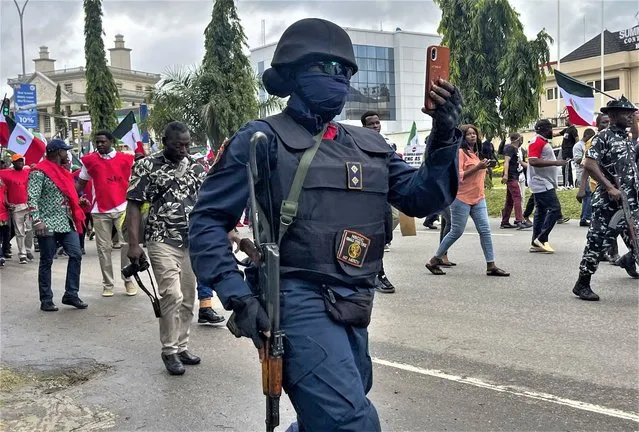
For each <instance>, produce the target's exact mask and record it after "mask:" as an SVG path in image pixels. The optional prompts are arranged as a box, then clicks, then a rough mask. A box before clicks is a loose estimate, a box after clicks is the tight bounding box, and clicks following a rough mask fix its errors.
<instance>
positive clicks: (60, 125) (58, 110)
mask: <svg viewBox="0 0 639 432" xmlns="http://www.w3.org/2000/svg"><path fill="white" fill-rule="evenodd" d="M61 99H62V89H61V88H60V84H58V85H57V87H56V88H55V101H54V102H53V114H54V115H55V117H54V118H53V122H54V124H55V128H56V132H62V137H63V138H64V137H66V135H67V122H66V120H65V119H63V118H61V117H60V116H61V115H62V106H61V104H62V102H61Z"/></svg>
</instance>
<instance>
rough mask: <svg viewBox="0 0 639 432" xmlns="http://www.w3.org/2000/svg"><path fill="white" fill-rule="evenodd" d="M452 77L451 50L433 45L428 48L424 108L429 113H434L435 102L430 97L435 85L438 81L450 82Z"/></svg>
mask: <svg viewBox="0 0 639 432" xmlns="http://www.w3.org/2000/svg"><path fill="white" fill-rule="evenodd" d="M449 77H450V49H449V48H448V47H445V46H439V45H431V46H429V47H428V48H426V84H425V86H424V88H425V93H424V107H426V110H428V111H434V110H435V108H436V105H435V101H433V100H432V99H431V97H430V92H431V91H432V90H433V84H437V82H438V80H439V79H440V78H441V79H444V80H446V81H448V80H449Z"/></svg>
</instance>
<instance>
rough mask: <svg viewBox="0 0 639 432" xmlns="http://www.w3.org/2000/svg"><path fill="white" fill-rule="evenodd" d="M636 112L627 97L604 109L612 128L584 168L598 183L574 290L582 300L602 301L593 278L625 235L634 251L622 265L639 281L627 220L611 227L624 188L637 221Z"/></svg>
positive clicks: (594, 147)
mask: <svg viewBox="0 0 639 432" xmlns="http://www.w3.org/2000/svg"><path fill="white" fill-rule="evenodd" d="M635 111H637V108H636V107H635V106H634V105H633V104H632V103H630V101H628V100H627V99H626V98H625V97H623V96H622V97H621V98H620V99H619V100H612V101H610V102H608V104H607V106H606V107H605V108H601V112H603V113H605V114H607V115H608V116H609V117H610V126H609V127H608V128H606V129H604V130H602V131H601V132H599V134H598V135H596V136H595V137H594V138H593V141H592V145H591V146H590V148H589V149H588V152H587V153H586V161H585V167H584V168H585V169H586V170H587V171H588V174H589V175H590V176H591V177H593V178H594V179H595V180H596V181H597V183H598V184H597V188H596V189H595V191H594V193H593V195H592V223H591V225H590V229H589V230H588V236H587V238H586V248H585V249H584V254H583V257H582V259H581V264H580V265H579V279H578V280H577V283H576V284H575V287H574V288H573V290H572V292H573V293H574V294H575V295H577V296H579V298H580V299H582V300H594V301H596V300H599V296H598V295H597V294H595V293H594V292H593V291H592V289H591V288H590V278H591V276H592V275H593V274H594V273H595V271H597V266H598V265H599V261H600V260H601V257H602V255H603V252H604V251H606V250H608V248H609V247H610V243H611V242H612V241H615V238H616V237H617V235H618V234H621V237H622V238H623V240H624V242H625V243H626V245H627V246H628V249H629V250H630V251H629V252H628V253H627V254H625V255H624V256H623V257H621V259H620V260H619V265H620V266H621V267H623V268H624V269H625V270H626V272H627V273H628V275H630V276H631V277H633V278H639V274H638V273H637V269H636V265H635V260H634V258H633V255H632V252H633V249H632V245H631V243H630V241H629V238H628V227H627V225H626V221H625V219H624V220H623V221H622V222H620V224H619V225H618V226H616V227H612V228H611V227H609V223H610V220H611V218H612V216H613V215H614V214H615V213H616V212H617V211H619V209H621V203H620V200H621V191H620V189H621V190H622V191H623V192H625V194H626V196H627V197H628V204H629V206H630V210H631V212H632V213H633V215H635V218H636V216H637V214H638V211H639V202H638V196H637V194H638V190H639V189H638V188H639V174H638V171H637V162H636V160H637V159H636V158H637V156H636V153H635V152H636V150H635V147H634V145H633V144H632V143H631V141H630V139H629V138H628V132H626V128H628V127H629V126H630V125H631V120H632V116H633V113H634V112H635ZM615 177H616V178H617V179H618V180H619V183H620V189H618V188H617V186H616V179H615ZM635 225H636V223H635Z"/></svg>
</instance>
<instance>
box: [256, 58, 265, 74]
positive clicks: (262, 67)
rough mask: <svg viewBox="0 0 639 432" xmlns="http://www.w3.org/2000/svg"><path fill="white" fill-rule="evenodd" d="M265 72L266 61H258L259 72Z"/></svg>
mask: <svg viewBox="0 0 639 432" xmlns="http://www.w3.org/2000/svg"><path fill="white" fill-rule="evenodd" d="M263 73H264V62H263V61H261V62H257V74H258V75H262V74H263Z"/></svg>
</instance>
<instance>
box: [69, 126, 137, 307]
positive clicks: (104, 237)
mask: <svg viewBox="0 0 639 432" xmlns="http://www.w3.org/2000/svg"><path fill="white" fill-rule="evenodd" d="M114 140H115V138H114V137H113V135H112V134H111V132H109V131H98V132H96V133H95V147H96V149H97V150H98V151H97V152H94V153H89V154H88V155H86V156H84V157H82V164H83V166H82V169H81V171H80V174H79V180H78V183H77V184H76V189H77V190H78V191H79V192H80V191H83V190H84V188H85V186H86V185H87V183H88V182H89V180H93V201H94V204H93V208H92V210H91V216H92V219H93V231H94V232H95V244H96V247H97V249H98V260H99V262H100V270H101V271H102V296H103V297H112V296H113V263H112V261H111V251H112V250H113V241H112V230H113V228H114V227H115V229H116V230H117V231H118V237H119V238H122V228H121V226H120V224H119V223H118V221H119V220H120V217H121V216H122V213H123V212H124V210H125V209H126V191H127V188H128V187H129V177H130V176H131V167H132V166H133V155H130V154H125V153H122V152H118V151H116V150H115V149H114V148H113V142H114ZM127 252H128V250H127V247H126V246H122V249H121V250H120V268H122V267H125V266H126V265H127V264H128V262H129V261H128V259H127V257H126V254H127ZM124 288H125V290H126V294H127V295H129V296H134V295H136V294H137V292H138V290H137V288H136V286H135V285H134V284H133V282H132V281H131V280H126V279H125V281H124Z"/></svg>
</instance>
